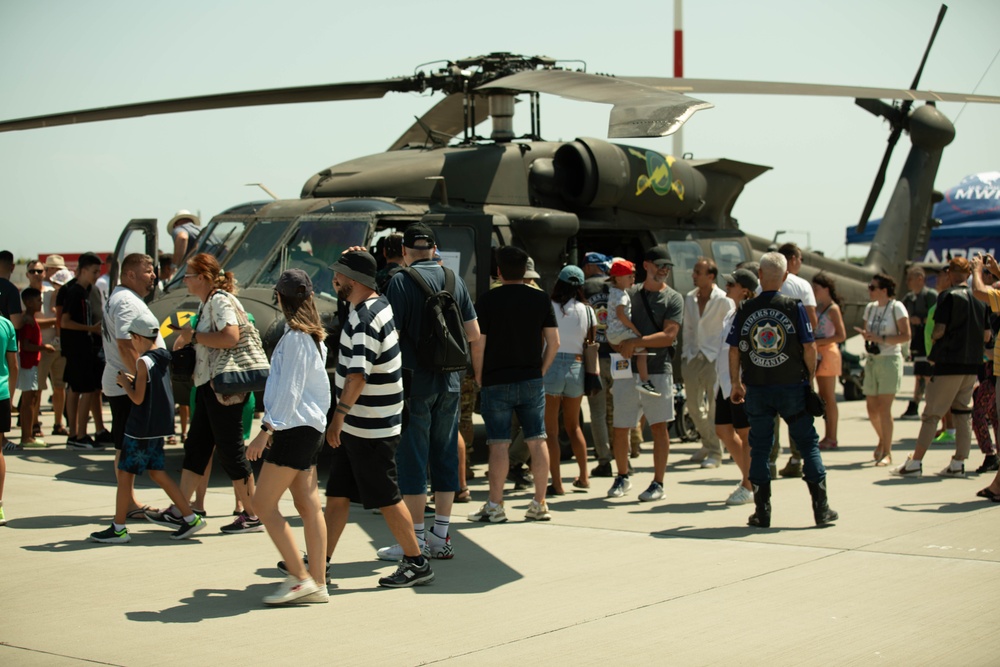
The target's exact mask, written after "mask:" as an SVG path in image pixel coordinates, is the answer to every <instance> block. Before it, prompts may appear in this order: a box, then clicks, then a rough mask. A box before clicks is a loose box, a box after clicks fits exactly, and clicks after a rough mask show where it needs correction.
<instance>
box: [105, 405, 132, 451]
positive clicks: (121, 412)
mask: <svg viewBox="0 0 1000 667" xmlns="http://www.w3.org/2000/svg"><path fill="white" fill-rule="evenodd" d="M108 404H109V405H110V406H111V439H112V440H113V441H114V443H115V449H117V450H118V451H121V449H122V443H123V442H125V424H126V423H127V422H128V416H129V413H131V412H132V399H131V398H129V397H128V396H108Z"/></svg>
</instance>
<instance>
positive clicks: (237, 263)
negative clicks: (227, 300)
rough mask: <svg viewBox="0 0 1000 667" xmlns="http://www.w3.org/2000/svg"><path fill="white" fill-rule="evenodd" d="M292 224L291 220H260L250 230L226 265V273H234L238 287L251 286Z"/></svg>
mask: <svg viewBox="0 0 1000 667" xmlns="http://www.w3.org/2000/svg"><path fill="white" fill-rule="evenodd" d="M290 224H291V222H290V221H289V220H258V221H257V224H255V225H254V226H253V227H251V228H250V231H249V232H247V234H246V236H245V237H244V238H243V240H242V241H241V242H240V244H239V247H237V248H236V249H235V250H233V251H232V257H231V258H230V260H229V262H227V263H226V265H225V269H226V271H232V272H233V277H235V278H236V284H237V285H247V284H249V283H250V281H251V280H252V279H253V277H254V276H255V275H257V273H258V272H260V268H261V266H262V265H263V264H264V260H266V259H267V257H268V255H270V254H271V253H272V252H273V251H274V248H275V246H277V245H278V241H280V240H281V237H282V236H284V235H285V232H286V231H287V230H288V226H289V225H290ZM230 245H231V244H230Z"/></svg>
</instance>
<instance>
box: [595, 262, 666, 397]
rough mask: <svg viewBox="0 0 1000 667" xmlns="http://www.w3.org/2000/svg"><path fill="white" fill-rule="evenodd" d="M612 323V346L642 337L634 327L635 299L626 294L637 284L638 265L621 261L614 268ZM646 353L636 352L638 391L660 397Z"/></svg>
mask: <svg viewBox="0 0 1000 667" xmlns="http://www.w3.org/2000/svg"><path fill="white" fill-rule="evenodd" d="M608 282H609V283H610V289H609V290H608V319H607V329H606V335H607V337H608V342H609V343H611V345H613V346H615V347H617V346H618V345H619V344H621V343H622V342H624V341H626V340H628V339H629V338H639V337H641V336H642V334H641V333H639V329H637V328H636V326H635V325H634V324H632V298H631V297H630V296H629V295H628V294H627V293H626V291H625V290H627V289H628V288H630V287H632V285H634V284H635V264H633V263H632V262H630V261H628V260H627V259H618V260H615V262H614V263H613V264H612V265H611V277H610V278H608ZM645 353H646V350H644V349H643V348H641V347H637V348H635V370H636V371H637V372H638V373H639V382H638V384H637V385H636V388H637V389H638V390H639V391H640V392H642V393H643V394H647V395H649V396H659V395H660V392H658V391H656V387H654V386H653V383H652V382H650V381H649V370H648V366H647V364H646V354H645Z"/></svg>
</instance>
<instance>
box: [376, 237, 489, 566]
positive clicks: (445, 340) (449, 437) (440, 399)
mask: <svg viewBox="0 0 1000 667" xmlns="http://www.w3.org/2000/svg"><path fill="white" fill-rule="evenodd" d="M435 246H436V242H435V239H434V232H433V231H432V230H431V229H430V227H428V226H427V225H424V224H421V223H415V224H412V225H410V226H409V227H407V228H406V230H405V231H404V232H403V262H404V264H405V268H403V269H401V270H400V271H398V272H397V273H396V274H395V275H394V276H392V278H391V279H390V280H389V284H388V286H387V287H386V298H388V299H389V303H390V305H391V306H392V312H393V317H394V319H395V321H396V328H397V330H398V331H399V333H400V346H401V348H402V353H403V369H404V374H403V383H404V391H405V395H406V399H405V400H406V403H405V404H406V415H407V419H408V424H407V425H406V426H405V428H404V429H403V435H402V439H401V441H400V443H399V448H398V449H397V450H396V467H397V470H398V473H399V490H400V492H401V493H402V494H403V501H404V502H405V503H406V506H407V508H408V509H409V510H410V514H411V515H412V516H413V522H414V524H413V528H414V531H415V532H416V534H417V540H418V541H419V542H420V546H421V549H422V550H423V552H424V554H425V555H429V556H430V557H432V558H442V559H445V558H451V557H452V555H453V551H452V545H451V538H450V537H449V536H448V526H449V523H450V517H451V507H452V503H453V502H454V499H455V493H456V492H458V490H459V483H458V466H459V465H465V462H464V461H459V460H458V410H459V399H460V396H461V384H462V375H463V374H464V373H465V371H466V368H467V366H468V363H469V343H471V342H472V341H474V340H476V339H478V338H479V322H478V321H477V319H476V311H475V308H474V307H473V305H472V299H471V298H470V297H469V290H468V288H467V287H466V286H465V282H464V281H463V280H462V279H461V278H460V277H459V276H457V275H455V273H454V272H453V271H452V270H451V269H449V268H447V267H443V266H440V265H438V264H437V262H435V261H434V249H435ZM428 465H429V467H430V479H431V488H432V489H433V491H434V506H435V511H436V514H435V517H434V525H433V526H432V527H431V528H430V529H429V530H426V531H425V528H424V518H423V517H424V505H425V504H426V502H427V471H428ZM378 557H379V558H381V559H382V560H399V559H400V558H402V551H401V549H400V547H399V546H398V545H395V544H394V545H392V546H389V547H383V548H381V549H379V550H378Z"/></svg>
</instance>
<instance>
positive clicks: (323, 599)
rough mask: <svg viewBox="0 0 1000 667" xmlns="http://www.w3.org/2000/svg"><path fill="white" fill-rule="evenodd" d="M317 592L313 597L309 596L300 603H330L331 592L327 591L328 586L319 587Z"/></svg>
mask: <svg viewBox="0 0 1000 667" xmlns="http://www.w3.org/2000/svg"><path fill="white" fill-rule="evenodd" d="M317 588H318V589H319V590H317V591H316V592H315V593H313V594H312V595H307V596H305V597H304V598H302V599H300V600H299V602H309V603H310V604H325V603H327V602H329V601H330V592H329V591H328V590H326V586H318V587H317Z"/></svg>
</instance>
